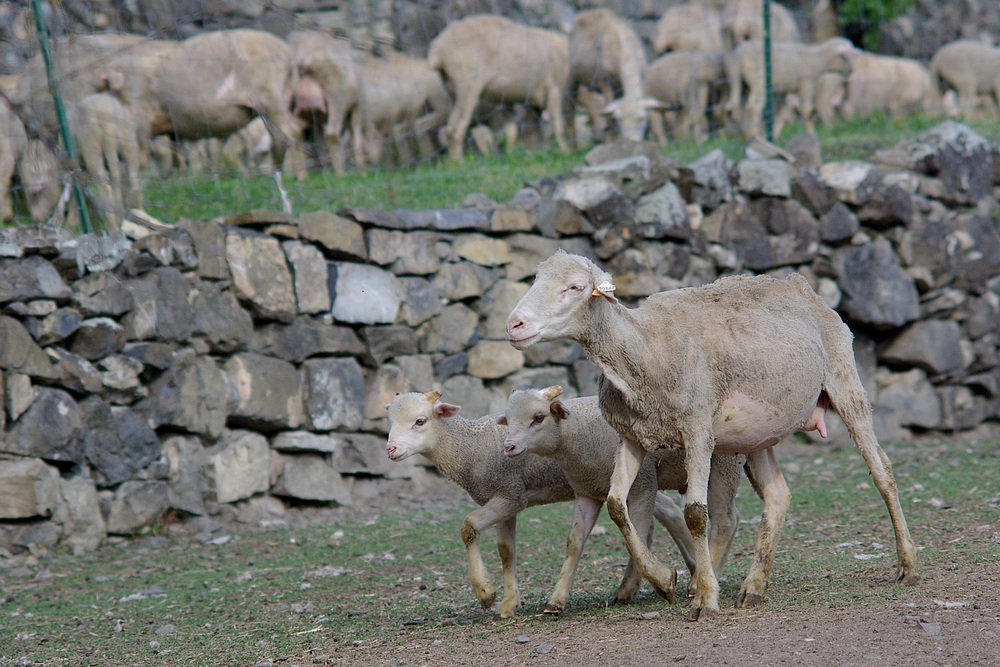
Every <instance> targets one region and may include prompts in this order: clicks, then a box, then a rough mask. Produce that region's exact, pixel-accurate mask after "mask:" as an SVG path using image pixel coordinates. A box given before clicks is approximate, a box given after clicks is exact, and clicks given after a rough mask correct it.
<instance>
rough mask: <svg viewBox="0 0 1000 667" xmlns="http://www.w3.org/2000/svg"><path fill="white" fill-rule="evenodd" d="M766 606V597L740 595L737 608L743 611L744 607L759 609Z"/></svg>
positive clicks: (747, 594)
mask: <svg viewBox="0 0 1000 667" xmlns="http://www.w3.org/2000/svg"><path fill="white" fill-rule="evenodd" d="M762 604H764V596H763V595H758V594H757V593H740V596H739V597H738V598H736V608H737V609H742V608H743V607H759V606H761V605H762Z"/></svg>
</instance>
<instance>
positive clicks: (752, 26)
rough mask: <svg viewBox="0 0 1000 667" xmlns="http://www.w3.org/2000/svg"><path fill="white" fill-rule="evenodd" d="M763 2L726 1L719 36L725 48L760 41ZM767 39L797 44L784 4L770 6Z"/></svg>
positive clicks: (792, 21)
mask: <svg viewBox="0 0 1000 667" xmlns="http://www.w3.org/2000/svg"><path fill="white" fill-rule="evenodd" d="M763 4H764V3H763V0H729V2H727V3H726V6H725V7H724V8H723V10H722V37H723V40H724V42H725V44H726V46H727V47H728V48H730V49H733V48H736V47H737V46H739V44H740V43H741V42H747V41H750V40H754V39H763V38H764V18H763V17H764V8H763ZM771 40H772V41H774V42H801V41H802V36H801V34H800V33H799V26H798V25H797V24H796V23H795V18H794V17H793V16H792V13H791V12H790V11H789V10H788V8H787V7H785V6H784V5H781V4H778V3H777V2H772V3H771Z"/></svg>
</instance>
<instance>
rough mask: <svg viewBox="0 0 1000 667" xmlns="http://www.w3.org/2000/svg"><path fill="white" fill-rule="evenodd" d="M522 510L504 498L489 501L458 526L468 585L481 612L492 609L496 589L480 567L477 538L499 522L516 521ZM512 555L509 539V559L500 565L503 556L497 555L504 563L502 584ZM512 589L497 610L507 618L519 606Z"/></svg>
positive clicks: (513, 551)
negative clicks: (466, 561) (467, 568)
mask: <svg viewBox="0 0 1000 667" xmlns="http://www.w3.org/2000/svg"><path fill="white" fill-rule="evenodd" d="M522 509H524V508H523V507H519V506H518V505H516V504H514V503H512V502H511V501H509V500H507V499H506V498H492V499H491V500H490V501H489V502H487V503H486V504H485V505H483V506H482V507H480V508H479V509H476V510H474V511H472V512H470V513H469V515H468V516H467V517H465V521H464V522H463V523H462V542H464V543H465V555H466V558H467V559H468V561H469V581H470V582H471V583H472V591H473V593H475V594H476V599H477V600H479V604H481V605H482V606H483V609H486V610H489V609H491V608H492V607H493V603H494V602H496V599H497V589H496V586H494V585H493V583H492V582H491V581H490V575H489V573H488V572H487V571H486V565H485V564H484V563H483V554H482V552H481V550H480V548H479V537H480V535H481V534H482V532H483V531H484V530H485V529H487V528H489V527H490V526H493V525H495V524H498V523H500V522H507V521H512V520H514V521H516V517H517V513H518V512H520V511H521V510H522ZM498 537H499V535H498ZM498 548H499V540H498ZM515 553H516V545H515V542H514V538H513V535H512V537H511V545H510V559H509V560H506V561H504V559H503V554H501V560H502V561H504V580H505V581H507V576H508V568H511V567H512V566H513V557H514V554H515ZM510 576H511V578H512V579H511V580H513V577H514V574H513V573H511V575H510ZM512 588H513V590H505V591H504V599H503V601H502V602H501V603H500V608H501V609H502V610H505V611H508V612H509V613H511V614H513V611H514V609H516V608H517V605H518V604H519V603H520V600H519V599H516V598H518V593H517V584H516V583H515V585H514V586H513V587H512ZM511 597H513V598H515V600H514V601H513V602H511V600H510V599H511ZM502 618H509V616H502Z"/></svg>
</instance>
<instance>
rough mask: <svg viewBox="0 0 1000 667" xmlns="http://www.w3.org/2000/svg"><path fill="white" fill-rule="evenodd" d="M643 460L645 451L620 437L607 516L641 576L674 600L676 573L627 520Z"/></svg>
mask: <svg viewBox="0 0 1000 667" xmlns="http://www.w3.org/2000/svg"><path fill="white" fill-rule="evenodd" d="M645 458H646V450H644V449H643V448H642V447H640V446H639V445H638V444H636V443H635V442H633V441H631V440H629V439H627V438H623V439H622V444H621V446H619V448H618V454H617V456H616V457H615V469H614V472H613V473H612V474H611V491H610V492H609V493H608V514H609V515H610V516H611V520H612V521H614V522H615V525H617V526H618V529H619V530H621V532H622V537H624V538H625V545H626V547H628V552H629V554H630V555H631V556H632V558H633V559H635V562H636V566H637V567H638V569H639V572H640V573H641V574H642V576H643V577H644V578H645V579H646V580H647V581H649V583H650V584H652V586H653V588H654V589H655V590H656V592H657V593H659V594H660V595H661V596H663V597H664V598H666V599H667V600H668V601H669V602H673V601H674V587H675V586H676V585H677V572H676V571H674V570H672V569H671V568H668V567H664V566H663V565H662V564H661V563H660V562H659V561H658V560H656V557H655V556H654V555H653V553H652V552H651V551H650V550H649V547H648V546H646V543H645V540H646V538H647V532H641V533H639V532H637V529H636V527H635V525H633V523H632V520H631V519H630V517H629V509H628V504H627V500H626V499H627V498H628V495H629V490H630V489H631V488H632V483H633V482H634V481H635V478H636V477H637V476H638V474H639V468H640V467H641V466H642V462H643V460H645Z"/></svg>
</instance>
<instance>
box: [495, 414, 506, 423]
mask: <svg viewBox="0 0 1000 667" xmlns="http://www.w3.org/2000/svg"><path fill="white" fill-rule="evenodd" d="M497 423H498V424H500V425H501V426H506V425H507V415H500V416H499V417H497Z"/></svg>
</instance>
